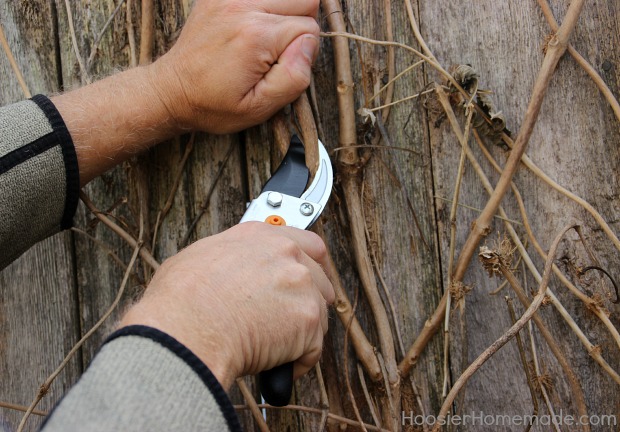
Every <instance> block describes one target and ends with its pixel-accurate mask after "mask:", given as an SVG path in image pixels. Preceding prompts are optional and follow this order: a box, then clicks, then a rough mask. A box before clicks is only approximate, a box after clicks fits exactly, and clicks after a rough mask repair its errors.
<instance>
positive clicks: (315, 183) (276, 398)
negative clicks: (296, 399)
mask: <svg viewBox="0 0 620 432" xmlns="http://www.w3.org/2000/svg"><path fill="white" fill-rule="evenodd" d="M306 145H312V143H306ZM317 145H318V148H319V164H318V169H317V172H316V173H315V175H314V178H313V180H312V182H311V183H310V185H309V186H308V187H306V186H307V184H308V179H309V178H310V171H309V170H308V168H307V167H306V160H305V150H304V144H303V143H302V142H301V140H300V139H299V138H298V137H297V135H293V137H292V138H291V142H290V145H289V148H288V151H287V153H286V155H285V156H284V159H283V160H282V163H281V164H280V166H279V167H278V169H277V170H276V172H275V173H274V174H273V175H272V176H271V178H270V179H269V180H268V181H267V183H265V186H264V187H263V190H262V191H261V194H260V195H259V196H258V198H256V199H254V200H253V201H252V202H251V203H250V205H249V206H248V208H247V210H246V212H245V214H244V215H243V217H242V218H241V222H240V223H243V222H249V221H259V222H266V223H268V224H271V225H278V226H291V227H295V228H299V229H308V228H309V227H310V226H311V225H312V224H313V223H314V222H315V221H316V220H317V219H318V217H319V215H320V214H321V212H322V211H323V209H325V205H326V204H327V201H328V199H329V196H330V194H331V190H332V185H333V181H334V176H333V171H332V164H331V161H330V160H329V155H328V154H327V150H325V147H324V146H323V144H322V143H321V141H320V140H319V141H318V143H317ZM259 389H260V392H261V394H262V396H263V398H264V399H265V401H266V402H267V403H269V404H270V405H273V406H285V405H287V404H288V403H289V401H290V399H291V394H292V392H293V363H286V364H283V365H280V366H276V367H275V368H273V369H270V370H267V371H263V372H261V373H260V374H259Z"/></svg>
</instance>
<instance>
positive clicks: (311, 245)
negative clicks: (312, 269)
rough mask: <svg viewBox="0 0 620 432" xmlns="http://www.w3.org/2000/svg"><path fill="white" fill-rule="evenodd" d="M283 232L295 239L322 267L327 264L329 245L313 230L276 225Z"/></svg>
mask: <svg viewBox="0 0 620 432" xmlns="http://www.w3.org/2000/svg"><path fill="white" fill-rule="evenodd" d="M275 228H276V229H277V230H280V231H281V233H282V234H283V235H285V236H287V237H288V238H290V239H291V240H293V241H294V242H295V243H297V245H298V246H299V247H300V248H301V250H302V251H303V252H304V253H305V254H306V255H308V256H309V257H310V258H312V259H313V260H314V261H316V262H317V263H319V264H320V265H321V266H322V267H326V265H327V246H325V242H324V241H323V239H322V238H321V237H319V236H318V235H317V234H315V233H313V232H312V231H306V230H301V229H299V228H293V227H287V226H284V227H275Z"/></svg>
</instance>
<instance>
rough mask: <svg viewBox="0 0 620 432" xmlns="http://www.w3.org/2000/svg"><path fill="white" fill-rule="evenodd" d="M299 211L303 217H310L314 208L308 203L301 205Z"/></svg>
mask: <svg viewBox="0 0 620 432" xmlns="http://www.w3.org/2000/svg"><path fill="white" fill-rule="evenodd" d="M299 211H300V212H301V214H302V215H304V216H310V215H311V214H312V213H314V207H313V206H312V204H310V203H303V204H302V205H301V207H299Z"/></svg>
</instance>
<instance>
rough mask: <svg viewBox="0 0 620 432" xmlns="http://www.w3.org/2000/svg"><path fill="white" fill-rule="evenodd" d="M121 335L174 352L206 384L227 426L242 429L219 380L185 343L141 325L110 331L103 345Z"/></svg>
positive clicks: (237, 431) (239, 431)
mask: <svg viewBox="0 0 620 432" xmlns="http://www.w3.org/2000/svg"><path fill="white" fill-rule="evenodd" d="M123 336H141V337H145V338H148V339H151V340H152V341H154V342H157V343H158V344H160V345H161V346H163V347H164V348H167V349H168V350H170V351H172V352H173V353H174V354H176V356H177V357H179V358H180V359H181V360H183V361H184V362H185V363H186V364H187V365H188V366H189V367H191V368H192V370H193V371H194V372H196V374H197V375H198V376H199V377H200V379H201V380H202V382H203V383H204V384H205V385H206V386H207V388H208V389H209V391H210V392H211V394H212V395H213V397H214V398H215V401H216V402H217V404H218V405H219V407H220V410H221V411H222V415H223V416H224V418H225V419H226V422H227V423H228V428H229V429H230V430H231V431H232V432H241V431H242V429H241V425H240V423H239V418H238V417H237V413H236V412H235V408H234V407H233V405H232V402H231V401H230V399H229V398H228V395H227V394H226V392H225V391H224V389H223V388H222V386H221V385H220V383H219V381H218V380H217V378H215V376H214V375H213V373H212V372H211V371H210V370H209V368H208V367H207V365H205V364H204V363H203V362H202V360H200V359H199V358H198V357H197V356H196V355H195V354H194V353H193V352H191V351H190V350H189V349H188V348H187V347H186V346H185V345H183V344H182V343H181V342H179V341H178V340H176V339H175V338H173V337H172V336H170V335H168V334H166V333H164V332H162V331H160V330H157V329H155V328H152V327H147V326H141V325H133V326H128V327H123V328H122V329H120V330H117V331H116V332H114V333H112V334H111V335H110V337H108V339H107V340H106V341H105V342H104V345H105V344H107V343H108V342H110V341H113V340H114V339H118V338H119V337H123Z"/></svg>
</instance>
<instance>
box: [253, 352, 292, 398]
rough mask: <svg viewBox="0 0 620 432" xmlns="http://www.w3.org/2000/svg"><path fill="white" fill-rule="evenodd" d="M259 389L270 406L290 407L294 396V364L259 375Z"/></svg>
mask: <svg viewBox="0 0 620 432" xmlns="http://www.w3.org/2000/svg"><path fill="white" fill-rule="evenodd" d="M258 388H259V389H260V393H261V394H262V395H263V398H264V399H265V402H267V403H268V404H269V405H273V406H277V407H283V406H286V405H288V404H289V402H290V400H291V395H292V394H293V363H285V364H283V365H280V366H276V367H274V368H273V369H269V370H266V371H262V372H261V373H260V374H259V375H258Z"/></svg>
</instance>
